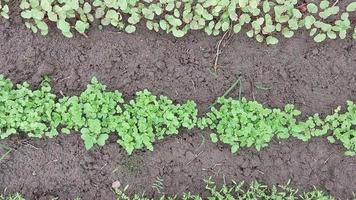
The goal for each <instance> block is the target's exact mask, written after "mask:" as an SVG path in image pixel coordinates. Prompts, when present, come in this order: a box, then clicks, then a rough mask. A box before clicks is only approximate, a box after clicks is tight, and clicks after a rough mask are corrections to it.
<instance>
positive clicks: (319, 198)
mask: <svg viewBox="0 0 356 200" xmlns="http://www.w3.org/2000/svg"><path fill="white" fill-rule="evenodd" d="M205 182H206V187H205V190H206V193H207V194H206V195H207V196H206V197H204V198H203V197H202V196H200V195H194V194H191V193H183V195H182V196H181V197H177V196H162V197H161V198H160V200H176V199H182V200H203V199H208V200H256V199H271V200H272V199H273V200H274V199H293V200H335V198H334V197H332V196H330V195H327V194H326V193H324V192H323V191H320V190H317V189H314V190H312V191H309V192H304V193H300V192H298V190H296V189H294V188H292V187H290V186H289V184H287V185H286V186H275V185H274V186H272V187H268V186H267V185H264V184H261V183H259V182H257V181H253V182H252V183H250V184H246V183H244V182H240V183H236V182H233V184H232V185H230V186H227V185H223V186H222V187H217V186H216V184H215V183H214V182H212V181H211V180H210V179H209V180H206V181H205ZM125 191H126V188H125V189H124V190H117V191H116V193H117V196H118V198H117V199H119V200H152V199H151V198H147V197H145V196H143V195H133V196H128V195H126V194H125Z"/></svg>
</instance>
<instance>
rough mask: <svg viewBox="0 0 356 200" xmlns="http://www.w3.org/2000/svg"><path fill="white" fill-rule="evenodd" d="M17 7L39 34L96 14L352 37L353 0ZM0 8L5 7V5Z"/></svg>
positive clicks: (123, 1) (212, 28) (120, 1)
mask: <svg viewBox="0 0 356 200" xmlns="http://www.w3.org/2000/svg"><path fill="white" fill-rule="evenodd" d="M2 1H4V0H2ZM6 1H7V0H6ZM20 8H21V16H22V18H23V19H24V20H25V24H26V26H27V27H28V28H29V29H31V30H32V31H33V32H40V33H41V34H42V35H46V34H47V33H48V29H49V24H50V23H54V24H56V26H57V28H58V29H60V30H61V32H62V33H63V35H65V36H66V37H73V30H76V31H77V32H79V33H81V34H84V35H85V33H86V32H87V30H88V28H89V27H90V26H91V25H92V24H93V23H94V21H95V20H96V21H98V22H99V23H100V27H102V26H108V25H110V26H113V27H115V28H118V29H120V30H124V31H126V32H127V33H132V32H134V31H135V30H136V25H137V24H138V23H140V22H142V23H145V25H146V27H147V28H148V29H150V30H154V31H157V32H158V31H160V30H162V31H165V32H167V33H170V34H173V35H174V36H175V37H183V36H184V35H185V34H187V33H188V31H190V30H204V31H205V33H207V34H208V35H218V34H220V33H221V32H226V31H227V30H229V29H231V30H233V31H234V32H235V33H238V32H240V31H241V29H242V28H243V27H245V28H246V29H247V32H246V34H247V36H248V37H254V38H255V39H256V40H257V41H259V42H263V41H265V42H266V43H267V44H276V43H277V42H278V39H277V37H276V36H277V33H281V34H282V35H283V36H284V37H286V38H290V37H292V36H293V35H294V32H295V31H297V30H298V29H301V28H305V29H308V30H310V36H312V37H313V38H314V40H315V41H316V42H321V41H324V40H325V39H327V38H330V39H336V38H337V37H339V38H341V39H344V38H345V37H346V36H347V34H348V32H350V33H351V34H352V35H353V37H354V38H356V27H352V22H351V20H350V19H349V17H350V13H352V12H355V11H356V2H351V3H350V4H349V5H347V7H346V9H345V10H341V9H340V8H339V6H338V5H337V4H334V2H331V1H329V0H322V1H320V2H318V3H313V2H311V3H308V4H305V3H303V4H301V3H300V2H298V1H297V0H198V1H196V0H156V1H152V0H94V1H88V0H21V4H20ZM0 10H1V7H0ZM3 10H4V11H3V12H2V13H7V12H6V11H8V7H4V8H3ZM4 16H7V14H5V15H4ZM7 17H8V16H7ZM352 29H354V30H352Z"/></svg>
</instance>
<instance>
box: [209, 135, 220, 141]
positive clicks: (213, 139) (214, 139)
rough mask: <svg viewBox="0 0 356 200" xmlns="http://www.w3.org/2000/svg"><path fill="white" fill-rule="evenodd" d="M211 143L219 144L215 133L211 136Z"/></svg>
mask: <svg viewBox="0 0 356 200" xmlns="http://www.w3.org/2000/svg"><path fill="white" fill-rule="evenodd" d="M210 139H211V142H213V143H217V142H218V141H219V139H218V136H217V135H216V134H215V133H212V134H210Z"/></svg>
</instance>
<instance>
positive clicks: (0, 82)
mask: <svg viewBox="0 0 356 200" xmlns="http://www.w3.org/2000/svg"><path fill="white" fill-rule="evenodd" d="M347 105H348V106H347V110H346V112H343V113H340V110H341V108H340V107H339V108H337V109H336V110H335V112H334V113H333V114H332V115H329V116H327V117H325V118H323V119H322V118H321V117H320V116H319V115H318V114H314V115H313V116H310V117H309V118H307V119H306V120H304V121H300V120H297V117H298V116H300V114H301V112H300V111H299V110H297V109H295V108H294V106H293V105H286V106H285V108H284V109H278V108H274V109H270V108H266V107H264V106H263V105H261V104H259V103H258V102H256V101H249V100H246V99H245V98H242V99H241V100H235V99H232V98H224V97H220V98H219V99H218V100H217V104H216V105H215V106H213V107H212V108H211V111H210V112H208V113H206V114H205V116H204V117H202V118H198V117H197V115H198V110H197V106H196V104H195V103H194V102H193V101H187V102H185V103H183V104H175V103H174V102H173V101H172V100H170V99H169V98H167V97H165V96H160V97H157V96H155V95H153V94H151V93H150V92H149V91H147V90H143V91H140V92H137V93H136V97H135V98H134V99H132V100H130V101H126V102H125V101H124V99H123V97H122V94H121V93H120V92H118V91H113V92H110V91H106V86H105V85H103V84H100V83H99V82H98V81H97V79H96V78H93V79H92V80H91V83H90V84H89V85H88V86H87V88H86V90H85V91H84V92H82V93H81V94H80V95H79V96H63V97H61V98H59V99H57V98H56V95H54V94H53V93H52V92H51V86H50V83H49V79H48V78H45V79H44V81H43V82H42V83H41V85H40V87H39V88H38V89H37V90H31V89H30V87H29V84H27V83H26V82H25V83H22V84H18V85H16V87H15V86H14V85H13V84H12V82H11V81H10V80H8V79H5V78H4V76H2V75H0V139H5V138H7V137H9V136H11V135H13V134H16V133H18V132H21V133H24V134H26V135H27V136H29V137H37V138H41V137H44V136H46V137H49V138H52V137H55V136H57V135H58V134H59V132H61V133H64V134H69V133H70V132H71V131H77V132H80V134H81V138H82V139H83V141H84V145H85V147H86V149H91V148H92V147H93V146H94V145H99V146H103V145H104V144H105V142H106V141H107V140H108V138H109V136H110V135H111V134H115V135H116V136H117V138H118V139H117V143H118V144H120V145H121V146H122V147H123V148H124V149H125V150H126V151H127V152H128V153H129V154H131V153H132V152H133V151H134V150H136V149H149V150H151V151H152V150H153V144H154V142H155V141H156V140H160V139H163V138H165V137H168V136H170V135H174V134H178V130H179V129H180V128H187V129H192V128H195V127H199V128H201V129H204V128H210V129H211V130H213V131H215V132H216V133H213V134H211V135H210V137H211V140H212V142H214V143H215V142H218V141H221V142H222V143H225V144H228V145H230V146H231V151H232V152H233V153H235V152H237V151H238V150H239V149H240V148H244V147H255V148H256V149H257V150H260V149H262V148H263V147H265V146H267V145H268V143H269V142H270V141H271V140H272V138H278V139H286V138H289V137H295V138H298V139H300V140H303V141H308V140H309V139H311V138H312V137H316V136H324V135H327V138H328V140H329V141H330V142H332V143H333V142H335V141H336V140H338V141H340V142H341V143H342V144H343V146H344V147H345V148H346V149H347V151H346V155H349V156H354V155H356V104H354V103H353V102H351V101H349V102H347Z"/></svg>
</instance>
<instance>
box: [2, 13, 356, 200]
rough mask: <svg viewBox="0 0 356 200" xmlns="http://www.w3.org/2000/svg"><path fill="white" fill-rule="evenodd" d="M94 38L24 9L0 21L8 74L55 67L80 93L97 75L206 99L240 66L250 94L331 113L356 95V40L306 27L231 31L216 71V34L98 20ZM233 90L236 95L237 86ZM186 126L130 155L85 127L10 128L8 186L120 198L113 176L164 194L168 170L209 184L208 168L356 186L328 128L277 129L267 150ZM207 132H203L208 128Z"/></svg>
mask: <svg viewBox="0 0 356 200" xmlns="http://www.w3.org/2000/svg"><path fill="white" fill-rule="evenodd" d="M88 35H89V38H85V37H80V36H76V38H75V39H66V38H64V37H63V36H61V35H60V34H59V33H57V32H56V31H52V32H51V33H50V35H49V36H47V37H42V36H39V35H34V34H32V33H31V32H30V31H28V30H26V29H25V27H24V25H23V24H22V22H21V19H20V18H19V17H18V15H14V16H12V19H11V20H10V21H9V22H4V21H1V22H0V63H1V67H0V74H5V75H6V76H7V77H9V78H11V79H12V80H13V81H15V82H22V81H28V82H30V83H31V84H33V85H34V86H35V87H36V86H38V84H39V82H40V80H41V76H42V75H45V74H47V75H50V77H51V78H52V80H53V86H54V91H55V92H56V93H57V94H60V93H61V92H62V93H64V94H78V93H79V92H81V91H83V90H84V89H85V87H86V85H87V83H88V81H89V80H90V79H91V77H92V76H96V77H97V78H98V79H99V80H100V81H101V82H103V83H104V84H106V85H108V87H109V89H118V90H120V91H122V92H123V93H124V94H125V95H126V97H127V98H130V97H132V95H133V94H134V92H136V91H138V90H140V89H144V88H147V89H149V90H151V91H152V92H153V93H155V94H164V95H168V96H170V97H171V98H172V99H174V100H175V101H177V102H182V101H185V100H187V99H192V100H195V101H196V102H197V103H198V104H199V109H200V110H201V111H204V110H206V109H207V108H208V106H209V104H211V103H212V102H213V101H214V100H215V98H216V97H218V96H221V95H222V94H223V93H224V92H225V91H226V90H227V89H228V88H229V87H230V85H231V84H232V83H233V82H234V81H235V80H236V79H237V76H238V75H241V78H242V79H241V80H242V95H243V96H246V97H247V98H249V99H256V100H258V101H259V102H262V103H264V104H266V105H268V106H275V107H282V106H284V105H285V104H286V103H293V104H295V105H296V106H297V107H299V108H300V109H301V110H302V111H303V112H304V113H305V115H304V116H306V115H307V114H311V113H314V112H319V113H322V114H324V115H325V114H328V113H331V112H332V110H333V109H334V108H335V107H336V106H338V105H345V102H346V100H353V101H356V41H355V40H351V39H346V40H344V41H341V40H337V41H329V42H326V43H323V44H316V43H314V42H312V41H311V39H309V37H308V36H307V33H306V32H302V33H298V34H297V36H296V37H294V38H293V39H288V40H281V41H280V44H279V45H276V46H271V47H267V46H266V45H264V44H259V43H257V42H255V41H254V40H253V39H248V38H247V37H245V36H241V35H239V36H233V38H232V39H231V40H230V41H229V42H228V43H227V44H226V46H225V47H223V54H222V55H221V56H220V59H219V68H218V70H217V73H216V74H214V73H213V71H214V70H213V69H212V66H213V63H214V58H215V54H216V44H217V42H218V40H219V39H220V38H213V37H207V36H205V35H204V34H201V33H192V34H190V35H189V36H187V37H185V38H184V39H175V38H172V37H170V36H167V35H166V34H159V33H153V32H149V31H147V30H146V29H145V28H139V30H138V31H137V33H135V34H130V35H128V34H124V33H119V32H117V31H116V30H113V29H106V30H105V31H99V30H96V29H93V30H91V31H90V32H89V34H88ZM237 94H238V91H237V90H235V91H233V93H232V95H233V96H234V95H237ZM189 133H190V134H188V132H187V131H185V130H182V131H181V134H180V135H179V136H176V137H171V138H168V139H166V140H164V141H161V142H159V143H157V144H156V146H155V151H154V152H142V151H139V152H135V153H134V155H132V156H127V155H126V153H125V152H124V151H123V150H122V149H120V147H119V145H117V144H115V140H114V139H111V140H110V141H111V142H110V143H109V144H108V145H106V146H105V147H102V148H96V149H94V150H92V151H86V150H85V149H84V147H83V144H82V141H81V139H80V137H79V136H78V135H75V134H73V135H70V136H60V137H58V138H55V139H53V140H47V139H46V140H45V139H42V140H40V139H27V138H21V137H13V138H11V139H8V140H6V141H2V142H1V144H2V146H0V155H3V153H4V152H5V148H4V147H3V146H4V145H5V146H8V147H11V148H12V149H13V150H12V152H11V153H10V154H9V156H6V157H5V159H4V160H1V161H0V191H4V190H6V192H14V191H18V192H21V193H23V194H24V195H25V196H26V197H28V198H30V199H38V198H40V197H42V199H50V198H51V197H57V196H58V197H59V198H60V199H69V198H74V197H76V196H80V197H82V199H113V198H114V193H113V192H112V191H111V184H112V182H114V181H116V180H119V181H120V182H121V184H122V185H129V192H138V193H143V192H144V191H145V192H146V194H148V195H149V196H158V195H159V194H158V191H157V190H155V189H154V188H152V187H151V186H152V184H153V182H154V181H155V179H156V178H157V177H159V178H162V179H163V189H162V190H161V192H162V193H164V194H172V193H181V192H183V191H191V192H194V193H201V192H202V191H203V188H204V182H203V181H202V180H203V179H204V178H208V177H209V176H213V177H214V178H215V179H216V180H217V181H218V183H222V182H223V180H224V179H225V181H226V182H227V183H230V182H231V180H236V181H251V180H259V181H262V182H264V183H267V184H285V183H286V182H287V181H288V180H289V179H290V180H291V185H292V186H295V187H296V188H298V189H300V190H303V191H304V190H308V189H312V188H313V186H316V187H317V188H319V189H322V190H325V191H327V192H330V193H331V194H332V195H335V196H336V197H339V198H340V199H348V198H351V197H352V192H356V157H345V156H343V152H344V149H343V147H342V146H341V145H339V144H333V145H332V144H329V143H327V141H326V139H325V138H315V139H313V140H311V141H310V142H307V143H304V142H300V141H296V140H288V141H283V142H280V143H279V142H278V141H274V142H272V144H271V145H270V146H269V147H268V148H265V149H263V150H262V151H261V152H257V151H255V150H253V149H245V150H242V151H240V152H239V153H238V154H237V155H232V154H231V153H230V152H229V149H228V148H227V147H225V146H220V145H214V144H211V143H210V142H208V137H207V135H208V134H209V132H201V131H190V132H189ZM203 138H205V139H203Z"/></svg>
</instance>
